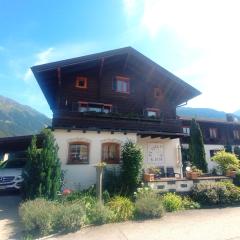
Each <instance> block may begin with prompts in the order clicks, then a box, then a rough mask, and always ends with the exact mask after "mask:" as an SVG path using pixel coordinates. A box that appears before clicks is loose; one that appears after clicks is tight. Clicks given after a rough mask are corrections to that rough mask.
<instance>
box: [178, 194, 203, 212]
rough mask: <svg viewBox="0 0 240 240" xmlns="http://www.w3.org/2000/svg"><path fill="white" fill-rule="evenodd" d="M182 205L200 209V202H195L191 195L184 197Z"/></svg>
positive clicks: (185, 207)
mask: <svg viewBox="0 0 240 240" xmlns="http://www.w3.org/2000/svg"><path fill="white" fill-rule="evenodd" d="M182 207H183V209H186V210H188V209H199V208H200V204H199V203H198V202H194V201H193V200H192V199H191V198H190V197H183V198H182Z"/></svg>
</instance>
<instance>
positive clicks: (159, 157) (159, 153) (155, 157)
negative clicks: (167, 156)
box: [147, 143, 164, 165]
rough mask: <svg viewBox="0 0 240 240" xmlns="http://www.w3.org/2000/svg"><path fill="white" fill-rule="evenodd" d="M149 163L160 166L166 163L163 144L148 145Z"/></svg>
mask: <svg viewBox="0 0 240 240" xmlns="http://www.w3.org/2000/svg"><path fill="white" fill-rule="evenodd" d="M147 161H148V164H151V165H160V164H163V163H164V151H163V144H160V143H148V150H147Z"/></svg>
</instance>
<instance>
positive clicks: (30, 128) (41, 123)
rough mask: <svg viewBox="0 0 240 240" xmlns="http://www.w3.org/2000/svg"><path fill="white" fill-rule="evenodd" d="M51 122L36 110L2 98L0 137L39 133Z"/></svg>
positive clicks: (0, 105) (0, 103)
mask: <svg viewBox="0 0 240 240" xmlns="http://www.w3.org/2000/svg"><path fill="white" fill-rule="evenodd" d="M49 125H51V120H50V119H49V118H47V117H46V116H45V115H43V114H41V113H39V112H37V111H36V110H34V109H32V108H30V107H28V106H25V105H22V104H20V103H17V102H15V101H14V100H12V99H10V98H6V97H3V96H0V137H7V136H19V135H28V134H35V133H38V132H39V131H40V130H41V129H42V128H44V127H46V126H49Z"/></svg>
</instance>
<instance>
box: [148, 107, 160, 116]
mask: <svg viewBox="0 0 240 240" xmlns="http://www.w3.org/2000/svg"><path fill="white" fill-rule="evenodd" d="M145 115H146V116H147V117H157V116H158V115H159V109H157V108H147V109H146V110H145Z"/></svg>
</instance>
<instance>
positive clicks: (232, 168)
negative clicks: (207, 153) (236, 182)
mask: <svg viewBox="0 0 240 240" xmlns="http://www.w3.org/2000/svg"><path fill="white" fill-rule="evenodd" d="M238 170H239V167H238V166H237V165H233V164H230V165H229V166H228V167H227V170H226V176H227V177H232V178H234V177H235V176H236V174H237V171H238Z"/></svg>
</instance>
